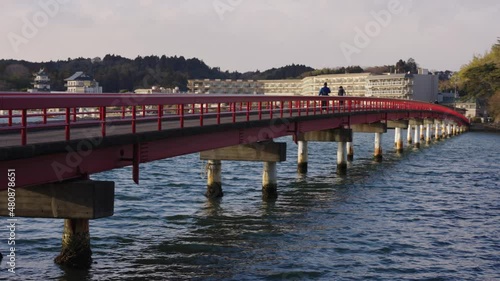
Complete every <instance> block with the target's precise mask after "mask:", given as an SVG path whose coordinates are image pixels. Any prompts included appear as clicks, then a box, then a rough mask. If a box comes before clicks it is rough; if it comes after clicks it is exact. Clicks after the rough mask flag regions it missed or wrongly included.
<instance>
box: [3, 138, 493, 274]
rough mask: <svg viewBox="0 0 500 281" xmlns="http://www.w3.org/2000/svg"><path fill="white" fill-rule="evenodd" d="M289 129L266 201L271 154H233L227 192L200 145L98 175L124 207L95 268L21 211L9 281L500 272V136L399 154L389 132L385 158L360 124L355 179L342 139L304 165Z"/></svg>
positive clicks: (57, 227)
mask: <svg viewBox="0 0 500 281" xmlns="http://www.w3.org/2000/svg"><path fill="white" fill-rule="evenodd" d="M281 141H287V143H288V155H287V157H288V161H287V162H284V163H281V164H279V165H278V174H279V182H278V184H279V198H278V200H277V201H276V202H273V203H270V202H263V201H262V200H261V191H260V190H261V173H262V164H261V163H245V162H243V163H241V162H223V166H222V169H223V189H224V194H225V196H224V198H223V199H222V200H220V201H218V202H210V201H208V200H207V199H206V198H205V197H204V196H203V193H204V191H205V182H206V179H205V176H204V174H205V172H204V169H205V168H204V165H205V163H203V162H202V161H200V160H198V157H199V156H198V154H193V155H186V156H182V157H177V158H173V159H165V160H163V161H158V162H155V163H150V164H147V165H143V166H142V167H141V185H140V186H136V185H134V184H133V182H132V181H131V171H130V168H128V169H120V170H115V171H110V172H107V173H102V174H99V175H95V176H93V179H99V180H114V181H115V182H116V199H115V215H114V216H113V217H110V218H106V219H100V220H95V221H92V222H91V225H90V227H91V237H92V248H93V258H94V264H93V266H92V268H91V269H90V270H83V271H81V270H70V269H65V268H61V267H59V266H57V265H55V264H54V263H53V258H54V257H55V256H56V255H57V254H58V252H59V250H60V244H61V233H62V228H63V221H62V220H44V219H27V218H20V219H19V223H18V229H17V232H16V234H17V236H18V237H17V238H18V241H17V245H16V246H17V250H18V251H17V253H16V255H17V266H18V267H17V268H16V274H15V275H12V274H10V273H8V272H7V270H6V268H7V266H6V260H5V259H4V260H3V262H2V270H1V271H0V279H1V280H5V279H7V280H186V279H188V280H189V279H194V280H500V185H499V183H500V135H499V134H486V133H467V134H464V135H461V136H458V137H454V138H452V139H449V140H446V141H444V142H439V143H436V144H433V145H431V146H429V147H426V146H425V145H424V147H423V148H422V149H421V150H419V151H415V150H412V149H407V151H405V153H404V154H403V155H402V156H398V155H396V154H395V153H393V149H392V148H393V141H394V138H393V133H392V131H391V133H389V134H387V135H386V136H385V137H384V141H383V143H384V150H385V152H384V153H385V155H384V157H385V158H384V162H383V163H374V162H373V161H372V159H371V154H372V152H373V135H372V134H356V135H355V154H356V155H355V160H354V162H352V163H351V164H349V170H348V176H346V177H339V176H337V175H336V174H335V166H336V165H335V155H336V144H334V143H333V144H327V143H311V144H310V146H309V153H310V163H309V171H310V172H309V173H308V174H307V176H298V175H297V174H296V172H295V170H296V155H297V151H296V145H295V144H294V143H293V142H291V141H290V140H289V139H288V138H284V139H282V140H281ZM4 221H5V219H4ZM1 233H3V236H4V237H7V234H6V233H7V232H6V231H5V229H4V230H2V232H1ZM2 240H3V242H1V243H0V251H1V252H2V253H3V254H4V256H5V255H6V250H7V243H6V239H2Z"/></svg>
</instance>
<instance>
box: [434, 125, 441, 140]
mask: <svg viewBox="0 0 500 281" xmlns="http://www.w3.org/2000/svg"><path fill="white" fill-rule="evenodd" d="M434 138H435V139H436V141H438V140H439V139H440V137H439V124H438V123H436V125H435V129H434Z"/></svg>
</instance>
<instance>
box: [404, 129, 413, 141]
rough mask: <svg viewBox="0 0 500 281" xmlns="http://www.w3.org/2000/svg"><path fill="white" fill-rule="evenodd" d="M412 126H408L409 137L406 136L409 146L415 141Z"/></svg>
mask: <svg viewBox="0 0 500 281" xmlns="http://www.w3.org/2000/svg"><path fill="white" fill-rule="evenodd" d="M411 138H412V137H411V125H408V131H407V136H406V140H407V142H408V144H412V143H413V141H412V139H411Z"/></svg>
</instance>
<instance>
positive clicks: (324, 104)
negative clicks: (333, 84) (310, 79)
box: [319, 82, 332, 110]
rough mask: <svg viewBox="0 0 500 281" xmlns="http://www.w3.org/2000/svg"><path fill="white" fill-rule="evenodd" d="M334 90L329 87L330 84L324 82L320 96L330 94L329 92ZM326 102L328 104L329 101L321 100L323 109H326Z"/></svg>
mask: <svg viewBox="0 0 500 281" xmlns="http://www.w3.org/2000/svg"><path fill="white" fill-rule="evenodd" d="M331 92H332V91H330V88H328V84H327V83H326V82H325V84H323V88H321V89H320V90H319V96H328V94H330V93H331ZM326 104H327V101H326V100H325V101H321V108H322V109H323V110H326Z"/></svg>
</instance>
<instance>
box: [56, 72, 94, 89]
mask: <svg viewBox="0 0 500 281" xmlns="http://www.w3.org/2000/svg"><path fill="white" fill-rule="evenodd" d="M64 81H66V84H65V86H66V87H67V90H66V92H68V93H89V94H99V93H102V87H100V86H99V83H98V82H97V81H95V80H94V78H92V76H90V75H87V74H85V73H83V72H82V71H78V72H75V74H73V75H72V76H71V77H68V78H66V79H64Z"/></svg>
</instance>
